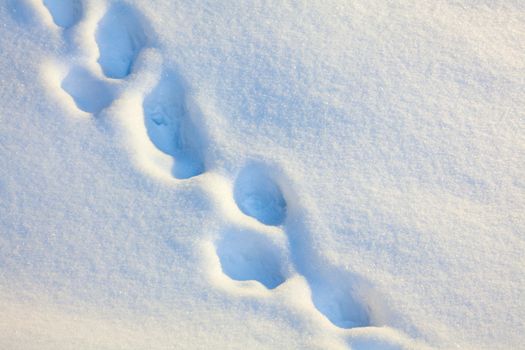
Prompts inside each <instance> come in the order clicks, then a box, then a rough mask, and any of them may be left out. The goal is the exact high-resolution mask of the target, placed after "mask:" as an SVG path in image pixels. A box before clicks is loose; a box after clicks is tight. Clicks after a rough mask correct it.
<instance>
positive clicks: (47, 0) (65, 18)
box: [44, 0, 82, 29]
mask: <svg viewBox="0 0 525 350" xmlns="http://www.w3.org/2000/svg"><path fill="white" fill-rule="evenodd" d="M44 5H45V6H46V7H47V9H48V10H49V12H50V13H51V17H53V22H55V24H56V25H57V26H60V27H62V28H64V29H67V28H70V27H72V26H74V25H75V24H76V23H77V22H78V21H79V20H80V18H81V17H82V2H81V1H80V0H44Z"/></svg>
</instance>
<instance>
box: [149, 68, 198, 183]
mask: <svg viewBox="0 0 525 350" xmlns="http://www.w3.org/2000/svg"><path fill="white" fill-rule="evenodd" d="M143 107H144V117H145V123H146V129H147V132H148V136H149V138H150V139H151V141H152V142H153V144H154V145H155V146H156V147H157V148H158V149H159V150H161V151H162V152H164V153H166V154H169V155H171V156H172V157H173V158H174V159H175V163H174V166H173V170H172V173H173V176H175V177H176V178H178V179H187V178H190V177H193V176H197V175H199V174H202V173H203V172H204V170H205V167H204V156H203V154H202V149H203V143H204V142H203V137H202V135H201V134H200V133H199V130H198V129H197V128H196V126H195V124H194V122H193V120H192V118H191V116H190V114H189V111H188V109H187V107H186V94H185V89H184V87H183V84H182V81H181V78H180V77H178V76H177V75H176V74H175V73H173V72H169V71H168V72H165V73H164V74H163V76H162V78H161V80H160V82H159V84H158V85H157V87H156V88H155V89H154V90H153V91H152V92H151V93H150V95H149V96H147V97H146V98H145V100H144V104H143Z"/></svg>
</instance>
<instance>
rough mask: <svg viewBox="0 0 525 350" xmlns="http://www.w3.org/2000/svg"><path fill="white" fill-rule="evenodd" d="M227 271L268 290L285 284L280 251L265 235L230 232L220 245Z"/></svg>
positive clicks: (219, 251)
mask: <svg viewBox="0 0 525 350" xmlns="http://www.w3.org/2000/svg"><path fill="white" fill-rule="evenodd" d="M217 255H218V256H219V259H220V262H221V267H222V270H223V272H224V273H225V274H226V275H227V276H229V277H230V278H231V279H234V280H237V281H249V280H254V281H258V282H260V283H261V284H263V285H264V286H265V287H266V288H268V289H274V288H276V287H278V286H279V285H280V284H282V283H283V282H284V281H285V279H286V278H285V273H284V272H283V266H282V265H281V261H283V257H282V256H281V254H280V252H279V249H278V247H277V246H275V244H274V243H273V242H271V241H270V240H269V239H268V238H267V237H265V236H263V235H262V234H259V233H256V232H253V231H237V230H230V231H227V232H225V233H224V234H223V237H222V238H221V240H220V241H219V242H217Z"/></svg>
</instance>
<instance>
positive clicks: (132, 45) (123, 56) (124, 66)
mask: <svg viewBox="0 0 525 350" xmlns="http://www.w3.org/2000/svg"><path fill="white" fill-rule="evenodd" d="M96 42H97V45H98V49H99V52H100V56H99V58H98V63H99V64H100V67H101V68H102V71H103V72H104V74H105V75H106V76H107V77H108V78H113V79H122V78H125V77H126V76H128V75H129V74H130V73H131V69H132V67H133V64H134V62H135V60H136V58H137V56H138V55H139V53H140V51H141V50H142V49H143V48H144V47H145V46H146V45H147V43H148V38H147V35H146V32H145V31H144V27H143V24H142V23H141V20H140V19H139V16H138V14H137V13H136V12H135V10H134V9H133V8H131V7H130V6H128V5H126V4H124V3H114V4H112V5H111V7H110V8H109V10H108V11H107V12H106V14H105V15H104V17H103V18H102V19H101V20H100V22H99V24H98V28H97V32H96Z"/></svg>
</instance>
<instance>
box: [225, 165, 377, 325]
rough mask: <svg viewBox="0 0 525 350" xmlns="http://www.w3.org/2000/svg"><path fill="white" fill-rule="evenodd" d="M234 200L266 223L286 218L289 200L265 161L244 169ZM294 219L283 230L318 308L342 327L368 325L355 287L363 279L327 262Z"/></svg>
mask: <svg viewBox="0 0 525 350" xmlns="http://www.w3.org/2000/svg"><path fill="white" fill-rule="evenodd" d="M234 199H235V202H236V203H237V206H238V207H239V209H240V210H241V211H242V212H243V213H244V214H246V215H248V216H251V217H254V218H255V219H257V220H259V221H260V222H261V223H263V224H266V225H275V226H278V225H281V224H283V223H284V222H285V221H286V217H287V215H288V213H287V209H288V208H287V202H286V200H285V198H284V196H283V193H282V191H281V189H280V187H279V185H278V184H277V183H276V182H275V180H274V179H273V178H272V176H270V174H269V171H268V169H267V168H266V167H265V166H264V165H263V164H258V163H252V164H249V165H247V166H246V167H245V168H243V170H241V172H240V173H239V175H238V177H237V180H236V181H235V186H234ZM295 219H296V220H293V221H292V222H290V223H288V224H286V225H285V227H284V229H285V232H286V234H287V236H288V241H289V243H290V253H291V257H292V260H293V263H294V265H295V269H296V271H297V272H299V273H300V274H302V275H303V276H304V277H305V279H306V281H307V283H308V285H309V286H310V289H311V292H312V299H313V303H314V305H315V307H316V308H317V310H318V311H319V312H321V313H322V314H323V315H325V317H326V318H327V319H328V320H330V322H332V323H333V324H334V325H335V326H337V327H340V328H354V327H366V326H369V325H370V316H369V315H370V312H369V310H368V307H367V306H366V305H365V304H364V303H363V302H360V299H359V298H358V295H357V292H358V291H357V290H356V289H355V288H356V287H357V286H361V285H363V283H358V282H361V281H359V279H358V278H357V276H355V275H354V274H352V273H351V272H349V271H343V270H339V269H337V268H336V267H333V266H330V265H327V263H326V261H325V260H324V259H323V258H322V256H320V255H319V253H318V251H316V250H315V248H314V244H313V242H312V238H311V235H310V234H309V231H308V230H307V229H306V227H305V226H304V225H303V223H302V220H300V219H299V218H297V217H296V218H295Z"/></svg>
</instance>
